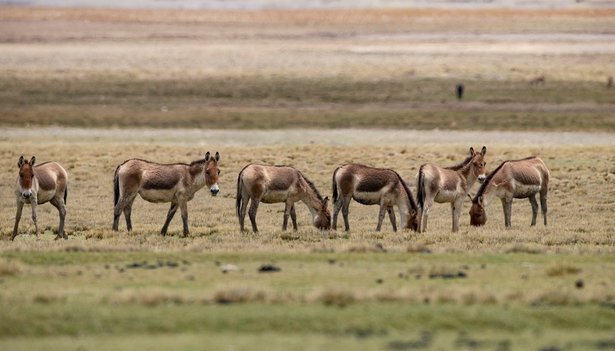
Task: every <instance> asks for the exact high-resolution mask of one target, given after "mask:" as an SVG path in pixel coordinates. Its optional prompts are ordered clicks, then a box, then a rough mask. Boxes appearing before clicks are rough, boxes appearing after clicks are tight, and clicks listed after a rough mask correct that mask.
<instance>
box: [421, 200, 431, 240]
mask: <svg viewBox="0 0 615 351" xmlns="http://www.w3.org/2000/svg"><path fill="white" fill-rule="evenodd" d="M423 206H424V208H422V209H421V217H419V227H420V231H421V232H425V231H427V219H428V218H429V211H430V210H431V207H432V206H433V199H431V198H428V199H427V201H426V202H425V203H424V204H423Z"/></svg>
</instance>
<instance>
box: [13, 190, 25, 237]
mask: <svg viewBox="0 0 615 351" xmlns="http://www.w3.org/2000/svg"><path fill="white" fill-rule="evenodd" d="M22 210H23V202H21V201H19V200H17V213H15V226H14V227H13V235H11V240H14V239H15V237H16V236H17V230H18V228H19V221H20V220H21V211H22Z"/></svg>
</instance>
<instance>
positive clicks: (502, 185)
mask: <svg viewBox="0 0 615 351" xmlns="http://www.w3.org/2000/svg"><path fill="white" fill-rule="evenodd" d="M548 191H549V169H548V168H547V166H546V165H545V163H544V162H542V160H541V159H540V158H538V157H528V158H524V159H522V160H515V161H504V162H502V164H500V165H499V166H498V167H497V168H496V169H495V170H494V171H493V172H491V173H490V174H489V175H488V176H487V179H485V181H484V182H483V184H482V185H481V187H480V189H478V193H476V196H475V197H474V198H473V199H472V208H471V209H470V224H472V225H474V226H481V225H484V224H485V223H486V222H487V212H485V208H486V207H487V201H488V199H489V198H490V197H491V196H492V195H494V194H495V195H496V196H497V197H499V198H500V200H502V207H503V209H504V224H505V225H506V227H510V226H511V221H510V217H511V213H512V201H513V199H524V198H528V199H529V200H530V204H531V205H532V224H531V225H536V216H537V215H538V202H536V193H539V194H540V207H541V208H542V216H543V218H544V223H545V225H547V192H548ZM468 196H469V195H468Z"/></svg>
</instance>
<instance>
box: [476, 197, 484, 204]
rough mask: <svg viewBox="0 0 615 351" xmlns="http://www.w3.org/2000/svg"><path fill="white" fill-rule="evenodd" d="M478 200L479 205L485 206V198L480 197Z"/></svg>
mask: <svg viewBox="0 0 615 351" xmlns="http://www.w3.org/2000/svg"><path fill="white" fill-rule="evenodd" d="M477 200H478V201H477V202H478V204H479V205H481V206H482V205H483V197H482V196H479V197H478V199H477Z"/></svg>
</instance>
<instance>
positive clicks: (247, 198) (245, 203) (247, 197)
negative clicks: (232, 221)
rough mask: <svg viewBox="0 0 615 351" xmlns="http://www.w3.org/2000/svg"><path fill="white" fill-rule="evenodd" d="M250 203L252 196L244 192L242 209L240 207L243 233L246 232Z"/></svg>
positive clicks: (240, 222) (240, 225)
mask: <svg viewBox="0 0 615 351" xmlns="http://www.w3.org/2000/svg"><path fill="white" fill-rule="evenodd" d="M248 201H250V195H248V194H247V193H245V192H244V193H243V195H242V200H241V207H239V230H240V231H241V232H244V231H245V230H246V229H245V223H246V213H247V210H248Z"/></svg>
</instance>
